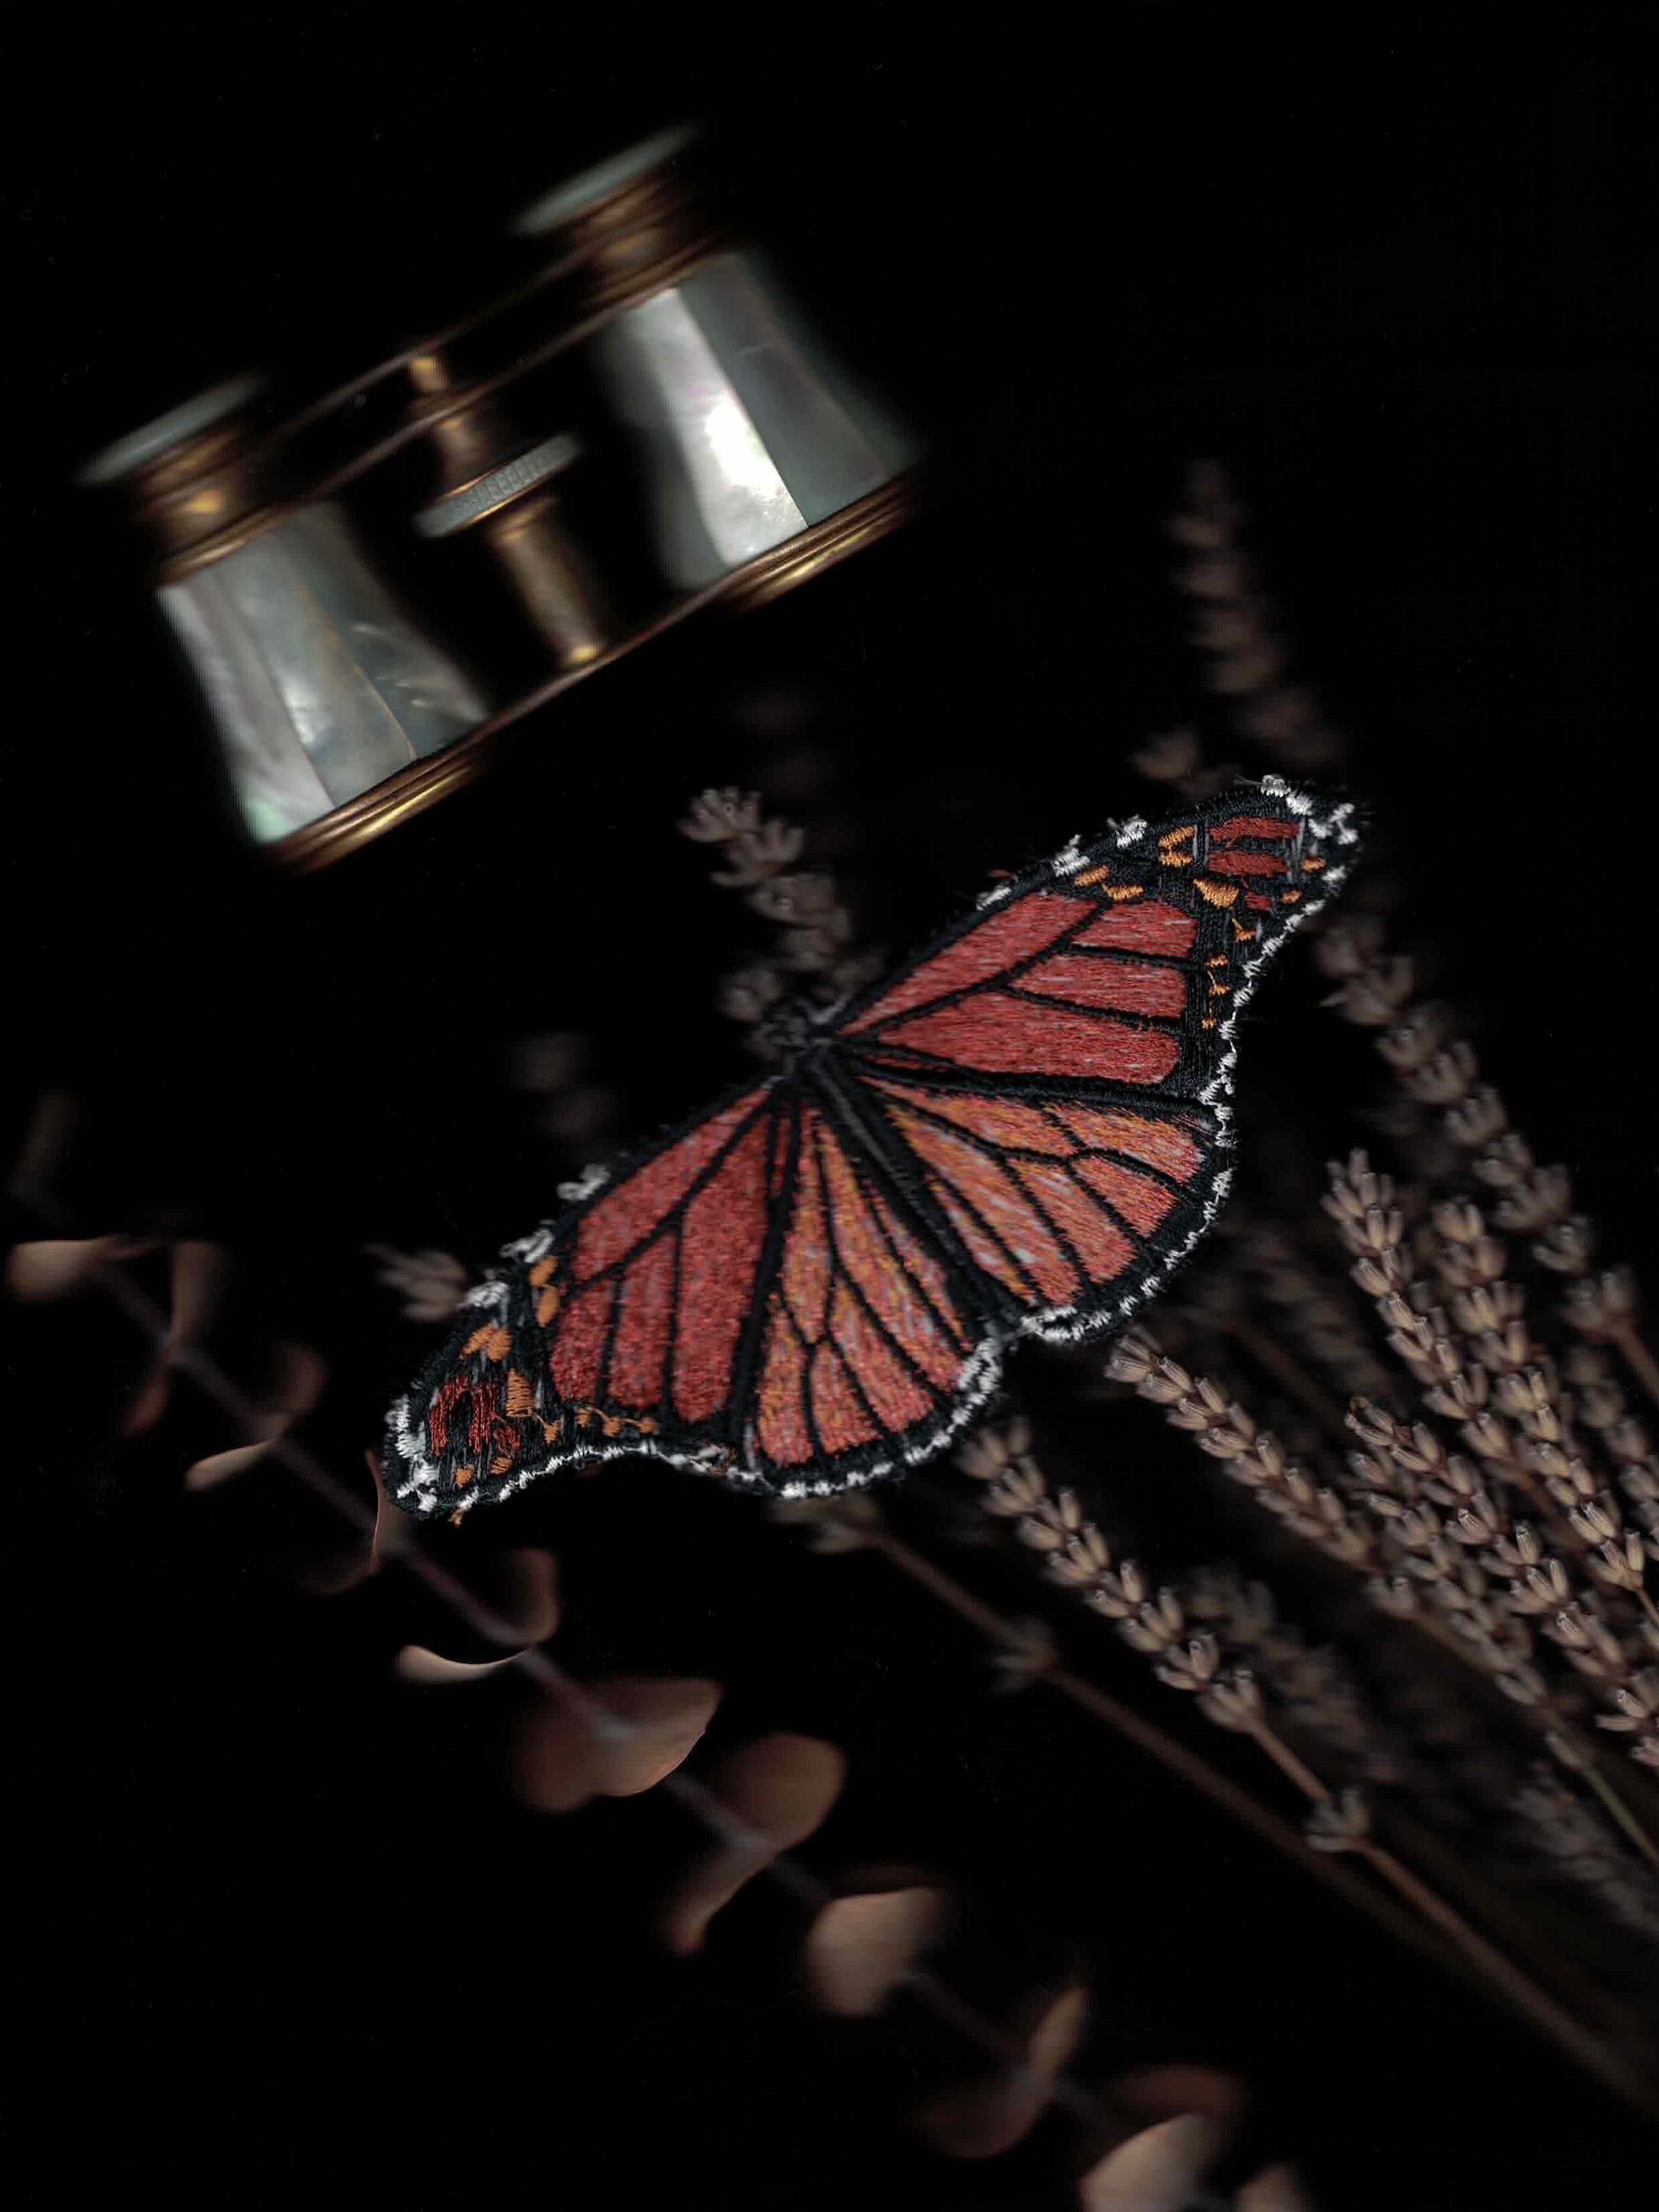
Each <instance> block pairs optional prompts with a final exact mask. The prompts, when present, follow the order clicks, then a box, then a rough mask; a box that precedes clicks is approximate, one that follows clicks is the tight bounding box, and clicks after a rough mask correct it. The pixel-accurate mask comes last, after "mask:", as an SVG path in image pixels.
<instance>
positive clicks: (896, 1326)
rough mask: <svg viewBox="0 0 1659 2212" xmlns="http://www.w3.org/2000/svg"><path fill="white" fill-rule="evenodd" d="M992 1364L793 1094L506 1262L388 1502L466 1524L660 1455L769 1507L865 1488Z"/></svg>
mask: <svg viewBox="0 0 1659 2212" xmlns="http://www.w3.org/2000/svg"><path fill="white" fill-rule="evenodd" d="M974 1342H975V1337H974V1323H973V1322H971V1321H970V1320H969V1318H968V1317H967V1315H966V1312H965V1310H964V1306H963V1290H962V1286H961V1285H960V1284H958V1283H957V1282H955V1281H954V1280H953V1278H952V1273H951V1268H950V1267H949V1266H948V1264H947V1263H946V1262H945V1261H944V1260H942V1259H941V1258H940V1257H939V1255H937V1254H935V1253H933V1252H932V1251H930V1250H929V1249H928V1247H927V1241H926V1238H925V1237H924V1236H923V1235H922V1234H921V1233H920V1231H919V1230H918V1228H917V1226H916V1225H915V1222H914V1220H913V1219H911V1218H909V1217H908V1216H907V1214H906V1213H905V1212H904V1209H903V1208H902V1205H901V1204H900V1203H899V1202H898V1201H897V1200H896V1198H895V1197H894V1195H893V1194H891V1193H890V1191H885V1190H884V1189H883V1188H881V1187H880V1185H879V1183H878V1182H877V1181H876V1180H873V1179H872V1177H871V1176H870V1175H869V1173H868V1171H867V1170H866V1166H865V1164H863V1163H862V1162H860V1161H858V1160H857V1159H856V1158H855V1157H854V1152H853V1151H852V1150H850V1149H849V1148H848V1146H847V1145H846V1144H845V1142H844V1141H843V1139H842V1137H841V1135H840V1133H838V1131H837V1130H836V1127H834V1126H832V1124H831V1123H830V1121H829V1118H828V1117H827V1116H826V1115H825V1113H824V1111H823V1107H822V1105H821V1104H820V1103H818V1102H817V1100H816V1099H815V1098H814V1097H812V1096H811V1093H810V1091H809V1090H808V1088H807V1087H806V1086H805V1085H803V1083H802V1082H801V1081H800V1080H799V1079H797V1078H796V1077H793V1076H790V1077H783V1078H775V1079H773V1080H772V1081H771V1082H769V1083H766V1084H761V1085H754V1086H752V1087H750V1089H748V1090H746V1091H742V1092H740V1093H739V1094H738V1096H737V1097H734V1098H732V1099H731V1100H730V1101H728V1102H727V1103H726V1104H724V1105H723V1106H721V1107H720V1108H717V1109H715V1110H714V1112H713V1113H711V1114H708V1115H704V1116H702V1118H700V1119H699V1120H697V1121H693V1122H691V1123H690V1124H689V1125H688V1126H687V1127H684V1128H682V1129H680V1130H678V1131H677V1132H676V1133H674V1134H673V1135H671V1137H669V1138H668V1139H665V1142H664V1143H663V1144H661V1145H660V1146H659V1147H658V1148H657V1149H656V1150H655V1151H654V1152H652V1153H651V1154H649V1155H648V1156H647V1158H643V1159H642V1160H640V1161H638V1162H636V1163H635V1164H634V1165H633V1166H632V1167H631V1168H629V1170H627V1171H626V1172H624V1173H623V1175H622V1176H619V1177H618V1178H617V1181H616V1182H613V1183H611V1184H609V1185H608V1186H606V1187H605V1188H601V1189H599V1190H598V1191H597V1192H595V1193H593V1194H591V1195H589V1196H587V1197H586V1198H584V1199H582V1200H579V1201H578V1202H577V1203H576V1204H575V1205H574V1206H572V1207H571V1209H570V1211H569V1212H567V1213H565V1214H563V1215H562V1216H561V1217H559V1218H558V1219H557V1220H556V1221H553V1222H550V1223H547V1224H544V1225H543V1226H542V1227H541V1228H540V1229H538V1231H536V1232H535V1234H534V1235H533V1236H531V1237H526V1238H524V1239H522V1240H521V1241H520V1242H519V1243H516V1244H512V1245H509V1246H508V1247H507V1249H506V1251H505V1252H504V1253H503V1254H502V1255H501V1266H500V1267H498V1268H497V1269H496V1271H495V1273H494V1274H493V1275H492V1276H491V1277H490V1278H489V1280H488V1281H487V1282H485V1283H484V1284H483V1285H481V1286H480V1287H479V1288H478V1289H477V1290H476V1291H472V1292H471V1293H470V1295H469V1297H468V1299H467V1301H466V1302H465V1306H464V1309H463V1315H462V1321H461V1325H460V1326H459V1328H457V1329H456V1330H455V1331H454V1333H453V1335H452V1337H451V1340H450V1341H449V1342H448V1343H447V1345H446V1346H445V1347H444V1348H443V1350H442V1351H441V1352H440V1353H439V1354H438V1355H437V1357H436V1358H435V1359H434V1360H433V1361H432V1362H431V1363H430V1364H428V1367H427V1369H426V1370H425V1371H424V1372H423V1373H422V1375H421V1376H420V1377H419V1378H418V1379H417V1381H416V1383H415V1384H414V1385H413V1386H412V1388H411V1389H410V1391H409V1392H408V1393H407V1394H406V1395H405V1396H404V1398H402V1399H401V1400H399V1401H398V1404H397V1405H396V1406H395V1407H393V1408H392V1416H391V1419H390V1423H389V1427H388V1433H387V1449H386V1469H387V1474H388V1478H389V1483H390V1487H391V1490H392V1495H393V1497H394V1498H397V1500H398V1503H399V1504H403V1505H404V1506H405V1507H407V1508H409V1509H410V1510H412V1511H416V1512H421V1513H432V1512H437V1511H445V1512H450V1513H454V1512H465V1511H466V1510H470V1509H471V1507H472V1506H473V1505H475V1504H478V1503H479V1502H481V1501H483V1500H487V1499H489V1498H501V1497H505V1496H507V1495H509V1494H510V1493H511V1492H513V1491H516V1490H519V1489H520V1488H522V1487H523V1486H524V1485H525V1484H526V1483H527V1482H530V1481H532V1480H534V1478H535V1477H536V1476H537V1475H539V1474H549V1473H550V1472H551V1471H552V1470H554V1469H555V1468H560V1467H565V1466H569V1465H572V1464H575V1463H580V1462H587V1461H591V1460H594V1459H604V1458H611V1457H615V1456H618V1455H623V1454H634V1453H641V1452H643V1453H646V1454H648V1455H652V1456H654V1457H658V1458H662V1459H666V1460H669V1461H671V1462H674V1463H675V1464H676V1465H680V1466H689V1467H694V1468H702V1469H703V1470H705V1471H707V1472H709V1473H712V1474H724V1475H726V1477H727V1478H728V1479H729V1480H734V1481H738V1482H746V1483H750V1484H754V1485H758V1486H763V1487H765V1488H769V1489H790V1488H793V1487H796V1486H799V1485H801V1484H803V1483H804V1482H805V1481H806V1480H807V1479H808V1478H809V1477H816V1476H817V1474H818V1470H819V1469H821V1468H842V1469H851V1470H853V1471H854V1473H855V1472H856V1471H857V1470H858V1469H860V1468H863V1467H864V1466H866V1465H868V1464H872V1463H873V1462H876V1461H877V1460H878V1459H882V1458H883V1457H884V1456H885V1457H886V1458H889V1459H890V1455H891V1452H892V1450H893V1449H895V1448H897V1449H903V1448H904V1446H905V1445H906V1444H907V1443H912V1442H914V1440H915V1437H917V1436H919V1435H920V1434H921V1433H922V1432H923V1431H926V1430H929V1429H931V1428H932V1426H933V1425H934V1424H935V1420H936V1409H937V1407H938V1406H939V1404H940V1403H941V1402H945V1401H948V1400H949V1399H950V1397H951V1393H952V1391H953V1389H954V1388H955V1386H956V1384H957V1378H958V1376H960V1373H961V1370H962V1368H963V1364H964V1362H965V1361H966V1360H968V1359H969V1357H970V1355H971V1354H972V1352H973V1350H974ZM850 1479H853V1474H848V1473H843V1474H842V1475H841V1476H840V1478H839V1480H838V1481H837V1483H836V1486H837V1487H838V1486H840V1484H841V1482H844V1481H845V1480H850Z"/></svg>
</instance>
